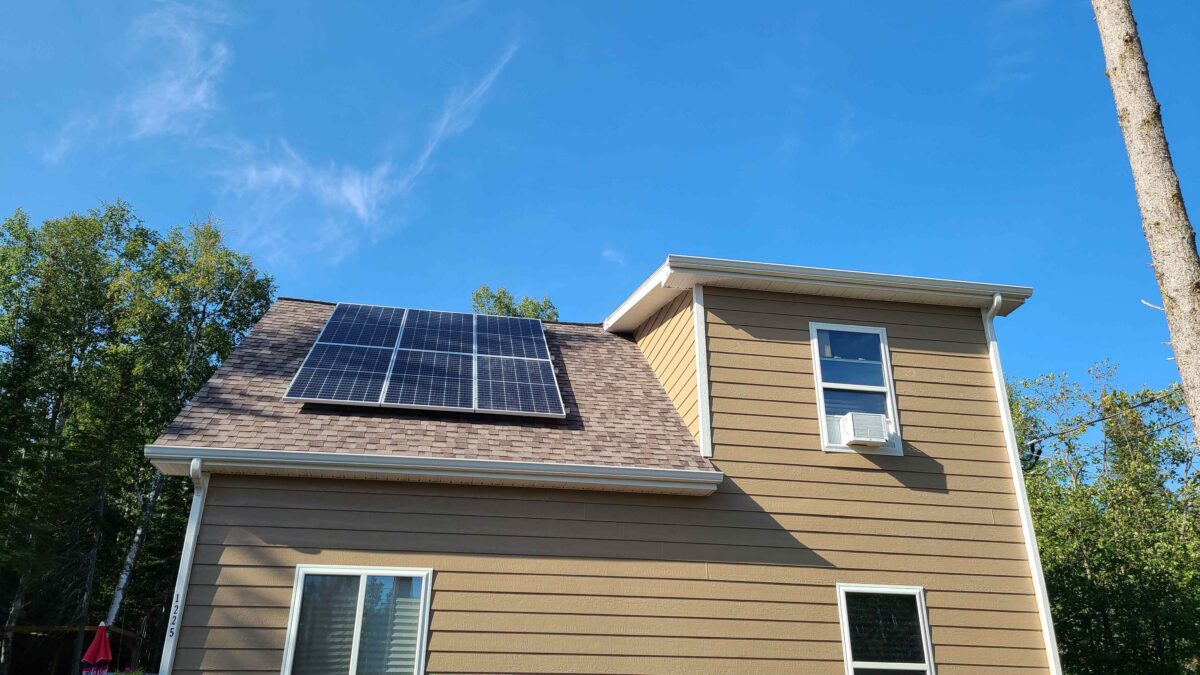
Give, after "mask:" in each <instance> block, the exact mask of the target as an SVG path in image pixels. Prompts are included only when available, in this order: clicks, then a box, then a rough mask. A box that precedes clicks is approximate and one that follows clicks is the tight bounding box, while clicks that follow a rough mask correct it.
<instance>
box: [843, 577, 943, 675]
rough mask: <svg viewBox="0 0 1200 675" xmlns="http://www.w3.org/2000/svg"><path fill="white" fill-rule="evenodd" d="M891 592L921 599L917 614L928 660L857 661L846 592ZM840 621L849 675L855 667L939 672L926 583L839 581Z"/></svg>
mask: <svg viewBox="0 0 1200 675" xmlns="http://www.w3.org/2000/svg"><path fill="white" fill-rule="evenodd" d="M848 592H849V593H888V594H891V595H912V596H914V597H916V599H917V615H918V616H919V618H920V620H921V641H922V643H923V645H924V648H925V649H924V652H925V663H922V664H919V665H918V664H908V663H877V662H874V661H855V660H854V655H853V654H852V653H851V651H850V622H849V621H848V620H847V617H846V593H848ZM837 594H838V598H837V602H838V623H839V624H841V628H842V654H843V655H844V657H845V661H846V675H854V669H855V668H876V669H880V670H894V671H896V672H897V673H904V672H906V671H907V672H912V671H920V670H924V671H926V672H928V673H929V675H937V667H936V666H935V665H934V663H933V640H932V639H930V637H929V612H928V611H927V610H926V609H925V588H924V587H922V586H877V585H871V584H838V585H837Z"/></svg>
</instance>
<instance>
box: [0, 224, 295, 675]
mask: <svg viewBox="0 0 1200 675" xmlns="http://www.w3.org/2000/svg"><path fill="white" fill-rule="evenodd" d="M273 288H274V287H273V284H272V280H271V278H270V277H269V276H266V275H263V274H262V273H261V272H259V271H258V270H257V269H255V267H254V266H253V265H252V264H251V261H250V260H249V258H247V257H246V256H243V255H240V254H238V253H237V252H235V251H233V250H231V249H229V248H228V247H227V246H226V245H225V244H224V243H223V242H222V241H221V235H220V231H219V230H218V228H217V227H216V225H215V224H213V223H211V222H205V223H198V224H195V225H191V226H188V227H184V228H174V229H170V230H167V231H166V232H160V231H157V230H154V229H151V228H149V227H147V226H145V225H144V224H142V222H141V221H140V220H139V219H137V218H136V216H134V214H133V212H132V210H131V209H130V208H129V207H128V205H126V204H123V203H121V202H117V203H115V204H111V205H107V206H105V207H103V208H101V209H95V210H92V211H89V212H88V213H85V214H71V215H69V216H67V217H65V218H55V219H50V220H47V221H45V222H44V223H42V224H41V225H39V226H35V225H33V224H31V223H30V222H29V219H28V217H27V216H26V215H25V214H23V213H21V212H20V211H18V212H17V213H16V214H14V215H13V216H12V217H10V218H8V219H6V220H4V221H3V222H2V223H0V621H3V622H4V624H5V625H14V624H41V625H59V626H63V625H69V626H74V627H76V631H77V637H76V645H77V647H76V652H78V651H79V650H80V649H82V640H81V638H82V626H83V625H85V624H87V623H93V622H95V621H96V620H99V619H102V618H105V616H106V614H105V613H102V610H103V609H104V606H105V605H107V606H108V608H109V613H108V616H109V617H110V618H111V617H121V618H123V619H124V623H125V625H126V627H130V628H136V627H137V626H138V625H139V624H140V623H142V622H143V620H144V621H145V624H144V625H146V626H147V628H146V631H147V638H148V639H149V641H150V642H149V643H148V644H147V650H146V653H147V654H151V653H154V651H155V650H154V648H153V646H152V645H153V641H154V640H155V639H157V638H158V637H159V635H158V634H156V633H157V629H158V626H159V623H160V622H161V620H162V619H161V617H162V616H164V614H165V607H166V604H167V603H168V602H169V600H170V591H171V589H172V588H173V585H174V576H175V571H176V569H177V566H178V555H179V546H180V542H181V540H182V535H183V528H184V523H185V522H186V519H187V512H188V490H187V486H186V484H185V483H184V481H183V480H181V479H179V478H164V477H163V476H162V475H161V474H160V473H158V472H157V471H155V470H154V468H153V467H152V466H151V465H150V464H149V462H147V461H146V459H145V457H144V455H143V446H144V444H146V443H148V442H151V441H153V440H154V438H155V437H156V436H157V435H158V434H159V433H160V432H161V430H162V429H163V427H164V426H166V424H168V423H169V422H170V421H171V419H173V418H174V417H175V415H176V414H177V413H178V411H179V409H180V407H181V406H182V405H183V404H184V402H185V401H186V400H187V399H189V398H190V397H191V396H192V395H194V394H195V392H196V390H197V389H198V388H199V387H200V386H201V385H202V384H203V383H204V382H205V381H206V380H207V379H208V377H209V376H210V375H211V374H212V372H213V371H214V370H215V369H216V368H217V366H218V365H219V364H220V363H221V361H222V360H223V359H224V358H225V357H226V356H227V355H228V354H229V352H230V351H231V350H232V349H233V347H234V346H235V345H236V344H237V343H238V341H240V340H241V338H242V337H243V336H244V335H245V334H246V333H247V331H249V329H250V327H251V326H252V325H253V323H254V322H255V321H256V320H257V319H258V318H259V317H260V316H261V315H262V313H263V312H265V311H266V308H267V307H268V306H269V304H270V300H271V296H272V294H273ZM110 599H111V601H110ZM123 608H124V609H123ZM110 623H113V622H112V621H111V620H110ZM12 635H13V634H12V632H9V631H3V636H4V637H3V639H2V640H0V675H3V674H5V673H13V674H14V675H15V671H14V669H13V666H12V664H13V662H14V660H13V659H14V656H15V654H14V651H13V647H14V643H13V640H12ZM62 656H64V657H65V656H66V654H63V655H62ZM72 660H73V661H75V662H76V663H77V662H78V657H77V655H76V656H75V657H74V658H72V659H68V660H66V661H65V662H67V663H70V662H71V661H72ZM122 665H126V664H122Z"/></svg>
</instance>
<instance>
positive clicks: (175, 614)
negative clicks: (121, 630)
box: [158, 458, 208, 675]
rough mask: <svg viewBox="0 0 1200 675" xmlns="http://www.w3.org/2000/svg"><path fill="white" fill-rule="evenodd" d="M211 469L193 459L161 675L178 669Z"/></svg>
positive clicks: (189, 467) (189, 471)
mask: <svg viewBox="0 0 1200 675" xmlns="http://www.w3.org/2000/svg"><path fill="white" fill-rule="evenodd" d="M207 470H208V467H207V466H206V465H205V464H204V460H202V459H199V458H193V459H192V461H191V462H189V463H188V475H190V476H191V478H192V484H193V486H194V489H193V491H192V509H191V511H190V512H189V513H188V524H187V531H186V532H185V533H184V535H183V552H182V553H181V554H180V556H179V573H178V574H176V576H175V593H174V594H173V595H172V596H171V614H170V616H169V617H167V635H166V638H165V639H164V640H163V652H162V661H161V663H160V665H159V667H158V672H159V673H160V674H161V675H171V671H172V669H173V668H174V666H175V647H176V645H177V644H178V642H179V629H180V628H181V627H182V626H181V625H180V624H181V623H182V621H183V610H184V609H185V608H186V606H187V605H186V603H187V590H188V584H189V583H190V581H191V577H192V561H193V560H194V559H195V557H196V540H197V537H198V536H199V530H200V519H201V518H202V517H203V516H204V501H205V499H206V498H207V497H208V473H207ZM164 473H165V472H164Z"/></svg>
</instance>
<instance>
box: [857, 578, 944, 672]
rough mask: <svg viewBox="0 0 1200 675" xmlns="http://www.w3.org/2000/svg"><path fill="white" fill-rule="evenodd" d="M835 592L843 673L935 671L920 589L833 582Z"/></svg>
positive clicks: (921, 590)
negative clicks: (836, 593)
mask: <svg viewBox="0 0 1200 675" xmlns="http://www.w3.org/2000/svg"><path fill="white" fill-rule="evenodd" d="M837 590H838V613H839V614H840V618H841V625H842V650H843V652H844V653H845V655H846V673H847V675H894V674H895V673H928V675H934V672H935V671H934V665H933V648H932V647H931V645H930V641H929V619H928V618H927V615H926V612H925V591H924V589H922V588H920V587H917V586H865V585H859V584H838V587H837Z"/></svg>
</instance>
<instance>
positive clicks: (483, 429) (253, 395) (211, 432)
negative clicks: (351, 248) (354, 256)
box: [155, 298, 714, 471]
mask: <svg viewBox="0 0 1200 675" xmlns="http://www.w3.org/2000/svg"><path fill="white" fill-rule="evenodd" d="M333 307H334V305H333V304H331V303H323V302H311V301H306V300H294V299H287V298H285V299H280V300H279V301H278V302H276V303H275V305H274V306H272V307H271V309H270V310H269V311H268V312H267V314H266V315H265V316H264V317H263V318H262V319H261V320H260V321H259V322H258V324H257V325H256V326H255V327H254V330H253V331H251V333H250V335H249V336H247V337H246V339H245V340H244V341H243V342H242V344H241V345H239V346H238V348H237V349H235V350H234V351H233V353H232V354H230V356H229V358H228V359H226V360H225V363H224V364H222V365H221V367H220V369H218V370H217V372H216V374H215V375H213V377H212V378H211V379H210V380H209V381H208V383H207V384H205V385H204V387H203V388H202V389H201V390H200V392H199V393H198V394H197V395H196V397H195V398H194V399H193V400H192V401H191V402H190V403H188V405H187V406H186V407H185V408H184V409H183V411H182V412H180V413H179V416H178V417H176V418H175V421H174V422H172V423H171V425H170V426H169V427H167V429H166V431H164V432H163V434H162V435H161V436H160V437H159V438H158V440H157V441H155V445H167V446H191V447H209V448H242V449H259V450H309V451H320V452H342V453H359V454H391V455H405V456H425V457H460V458H467V459H497V460H511V461H528V462H559V463H568V464H598V465H610V466H630V467H646V468H663V469H699V470H710V471H711V470H714V469H713V467H712V465H711V464H709V462H708V461H707V460H706V459H704V458H703V457H701V456H700V452H699V450H698V449H697V446H696V443H695V441H694V440H693V439H692V436H691V434H690V433H689V432H688V430H687V428H686V427H685V426H684V424H683V420H682V419H681V418H680V416H679V413H678V412H677V411H676V410H675V407H674V405H673V404H672V403H671V400H670V399H669V398H668V397H667V393H666V391H664V390H663V387H662V385H661V384H660V383H659V381H658V379H657V378H656V377H655V376H654V373H653V372H652V371H651V370H650V366H649V365H648V364H647V363H646V360H645V358H644V357H643V356H642V353H641V351H640V350H639V349H638V347H637V345H635V344H634V343H633V342H632V341H630V340H628V339H626V338H623V337H621V336H618V335H613V334H611V333H607V332H605V331H604V330H603V329H602V328H600V327H599V326H590V325H577V324H555V323H548V324H546V326H545V328H546V341H547V344H548V345H549V347H550V353H551V357H552V358H553V360H554V368H555V370H556V371H557V373H558V382H559V386H560V387H561V389H562V395H563V401H564V402H565V403H566V406H567V417H566V419H561V420H559V419H544V418H522V417H511V416H499V415H484V414H474V413H471V414H467V413H462V414H459V413H443V412H424V411H417V410H402V409H392V408H357V407H350V406H339V405H319V404H312V403H307V404H301V403H294V402H289V401H284V400H283V394H284V391H285V390H286V389H287V386H288V384H289V383H290V382H291V380H292V376H293V375H295V373H296V370H297V369H298V368H299V367H300V363H301V362H302V361H303V360H304V357H305V355H306V354H307V353H308V350H309V347H310V346H311V345H312V343H313V341H314V340H316V337H317V334H318V333H320V331H321V328H322V326H324V325H325V320H326V319H327V318H328V317H329V314H330V312H332V311H333Z"/></svg>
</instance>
